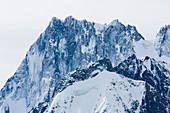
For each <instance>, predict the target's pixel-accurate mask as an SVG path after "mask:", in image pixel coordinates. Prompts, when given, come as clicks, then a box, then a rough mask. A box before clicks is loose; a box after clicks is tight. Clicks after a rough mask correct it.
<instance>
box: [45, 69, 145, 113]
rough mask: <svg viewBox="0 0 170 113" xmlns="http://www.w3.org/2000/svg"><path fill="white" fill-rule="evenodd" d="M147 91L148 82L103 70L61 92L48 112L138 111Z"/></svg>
mask: <svg viewBox="0 0 170 113" xmlns="http://www.w3.org/2000/svg"><path fill="white" fill-rule="evenodd" d="M144 93H145V82H143V81H136V80H132V79H129V78H126V77H124V76H122V75H118V74H116V73H114V72H108V71H103V72H101V73H100V74H98V75H97V76H96V77H94V78H90V79H88V80H85V81H80V82H76V83H74V84H73V85H72V86H69V87H68V88H66V89H65V90H64V91H62V92H61V93H58V94H57V95H56V96H55V98H54V100H53V101H52V103H51V105H50V107H49V108H48V109H49V110H47V111H46V112H47V113H53V112H55V113H64V112H66V113H103V112H106V113H116V112H117V113H123V112H125V111H126V110H131V111H132V109H134V111H135V112H136V113H138V112H139V108H140V105H141V101H142V98H143V97H144ZM135 105H136V107H135V108H133V107H134V106H135Z"/></svg>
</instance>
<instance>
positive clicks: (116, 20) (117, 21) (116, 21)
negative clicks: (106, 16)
mask: <svg viewBox="0 0 170 113" xmlns="http://www.w3.org/2000/svg"><path fill="white" fill-rule="evenodd" d="M109 25H112V26H116V25H123V24H122V23H121V22H120V21H119V20H118V19H115V20H113V21H112V22H111V23H110V24H109Z"/></svg>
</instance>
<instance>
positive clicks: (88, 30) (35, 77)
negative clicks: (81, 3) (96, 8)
mask: <svg viewBox="0 0 170 113" xmlns="http://www.w3.org/2000/svg"><path fill="white" fill-rule="evenodd" d="M163 31H166V30H163ZM165 34H169V31H168V33H165ZM161 36H163V35H161ZM166 36H169V35H166ZM163 39H164V38H163ZM168 40H169V38H168V39H167V37H166V40H164V41H163V42H162V41H161V46H159V47H163V46H162V45H165V46H166V47H169V46H168V44H169V41H168ZM167 42H168V44H165V43H167ZM163 48H165V47H163ZM166 49H168V50H167V52H166ZM166 49H161V51H162V50H164V52H161V54H163V55H159V56H158V55H157V53H156V51H155V50H154V47H153V44H151V43H150V42H148V41H145V40H144V38H143V37H142V36H141V35H140V33H138V31H137V30H136V28H135V27H134V26H130V25H127V26H125V25H123V24H122V23H121V22H119V21H118V20H114V21H112V22H111V23H110V24H108V25H106V24H105V25H100V24H96V23H94V22H93V23H92V22H88V21H86V20H81V21H80V20H76V19H74V18H73V17H71V16H69V17H67V18H66V19H65V20H64V21H61V20H60V19H57V18H55V17H54V18H52V20H51V21H50V24H49V26H48V27H47V29H46V30H45V31H44V32H43V33H42V34H41V35H40V37H39V38H38V39H37V41H36V42H35V43H34V44H33V45H32V46H31V47H30V49H29V51H28V52H27V54H26V57H25V59H24V60H23V61H22V63H21V65H20V66H19V68H18V69H17V71H16V72H15V73H14V75H13V76H12V77H11V78H9V79H8V81H7V82H6V84H5V86H4V87H3V88H2V89H1V91H0V112H1V113H16V112H17V113H26V112H29V111H30V112H33V113H34V112H44V111H46V110H48V111H49V109H51V108H53V105H54V106H55V105H56V101H55V99H54V98H55V97H56V95H58V96H59V97H62V93H63V92H67V90H69V89H70V90H71V87H72V88H74V85H76V84H82V87H84V88H85V85H83V84H84V83H85V82H87V83H89V84H92V85H97V84H95V83H90V81H96V80H98V79H99V78H100V79H99V80H101V79H102V77H103V79H102V80H106V81H107V82H108V83H106V84H107V85H106V86H108V87H109V88H111V86H112V85H111V84H110V82H112V81H110V80H109V77H111V75H113V76H115V79H114V77H113V80H114V81H118V82H120V83H122V84H120V85H119V86H117V85H116V86H114V85H113V86H112V88H113V87H114V88H115V89H113V91H114V90H117V91H118V92H112V91H107V87H106V86H105V85H104V84H103V87H102V86H100V85H99V86H96V87H98V88H95V87H93V86H92V87H91V86H89V87H87V88H85V89H84V90H85V91H84V90H83V91H82V90H81V89H80V92H78V94H80V96H79V95H77V94H76V93H75V94H74V92H70V94H69V95H65V93H63V97H65V96H66V97H67V96H70V95H72V94H74V96H76V95H77V96H76V97H77V98H79V97H80V98H81V99H82V97H81V94H82V96H86V94H87V95H88V94H91V93H94V92H95V91H98V93H97V94H96V95H95V96H96V97H98V94H99V91H101V90H102V89H103V90H104V92H105V91H106V93H109V94H108V95H112V94H113V95H116V97H114V98H119V97H121V98H122V99H123V97H122V95H121V94H118V93H120V92H123V91H124V90H125V94H127V95H128V94H129V95H133V91H131V90H132V88H131V87H130V88H128V89H129V92H127V91H126V90H127V87H129V85H130V82H129V80H131V79H133V80H131V81H133V83H134V84H138V83H139V84H142V85H139V86H140V87H143V83H144V84H145V89H141V92H143V91H144V90H145V91H146V93H145V95H140V97H139V98H140V99H141V98H142V97H143V96H144V99H142V106H141V109H142V110H143V111H142V110H140V111H141V112H154V113H155V112H160V111H163V112H167V111H168V110H169V108H168V107H167V106H168V101H169V100H168V99H169V89H168V88H169V82H168V81H169V75H170V74H169V61H170V60H169V59H168V55H167V54H168V51H169V48H166ZM165 52H166V53H165ZM133 54H136V55H137V57H136V55H133ZM131 55H132V56H131ZM146 55H147V56H149V57H145V56H146ZM129 56H131V57H129ZM160 56H161V57H160ZM141 57H143V59H141V60H140V59H139V58H141ZM152 57H153V59H152ZM125 59H126V60H125ZM155 59H156V60H155ZM164 61H165V62H164ZM94 62H95V64H93V63H94ZM96 62H97V63H96ZM91 64H93V65H91ZM112 65H113V66H114V68H113V67H112ZM103 70H104V71H103ZM102 71H103V72H102ZM116 73H117V74H116ZM105 74H106V75H108V78H107V77H106V78H104V77H105V76H104V75H105ZM119 74H121V75H119ZM123 76H125V77H123ZM88 81H89V82H88ZM125 81H126V82H125ZM141 81H143V82H141ZM79 82H80V83H79ZM96 83H97V82H96ZM101 84H102V83H101ZM123 84H124V85H123ZM71 85H73V86H71ZM122 85H123V86H122ZM120 86H122V88H123V89H121V88H120ZM124 86H125V87H124ZM126 86H127V87H126ZM75 87H78V85H76V86H75ZM89 88H90V89H89ZM100 88H101V90H100ZM135 88H137V89H138V87H136V86H134V87H133V89H134V90H135ZM86 89H87V90H86ZM97 89H98V90H97ZM77 90H78V89H77ZM73 91H74V90H73ZM75 91H76V90H75ZM100 94H102V95H101V97H102V98H98V99H99V101H98V102H97V101H95V100H94V101H95V102H97V103H98V105H97V106H96V109H95V110H99V111H100V110H101V109H103V108H105V107H102V105H101V104H102V102H104V103H107V102H109V103H110V100H109V99H110V98H109V96H108V95H104V93H103V92H101V93H100ZM64 95H65V96H64ZM136 97H137V96H136V95H134V96H133V97H130V96H129V97H127V98H128V99H129V102H130V103H128V102H127V101H126V100H122V101H121V100H120V101H121V102H120V101H119V102H120V103H121V104H123V103H124V104H125V106H123V107H122V109H121V110H125V108H126V107H127V111H128V110H131V111H132V110H139V108H138V107H139V104H141V103H140V102H141V100H140V99H137V100H140V101H138V102H137V103H135V102H134V104H135V105H132V106H131V107H130V106H129V105H130V104H131V103H133V102H132V101H130V98H131V99H132V100H134V99H136ZM56 98H58V97H56ZM89 98H91V97H89ZM107 99H108V101H107V102H106V101H105V100H107ZM155 99H156V100H155ZM59 100H60V101H61V102H60V104H61V105H62V106H63V103H62V102H63V101H64V100H63V99H59ZM87 100H88V99H87ZM102 100H103V101H102ZM78 101H79V100H77V101H76V103H77V102H78ZM97 103H96V104H97ZM116 103H117V104H115V103H110V104H111V105H120V103H118V102H117V101H116ZM82 104H83V102H82ZM91 104H93V103H91ZM67 105H68V104H67ZM100 105H101V109H100ZM103 106H106V108H107V109H108V110H113V109H114V107H113V106H112V107H109V106H108V105H107V104H106V105H105V104H104V105H103ZM136 106H138V107H137V108H136ZM20 107H22V109H20ZM85 107H87V106H85ZM119 107H120V106H119ZM134 107H135V108H134ZM131 108H132V109H131ZM151 108H154V109H151ZM61 109H63V108H61ZM71 109H73V108H71ZM82 109H84V108H82ZM92 109H93V108H92ZM55 110H57V109H55ZM65 110H68V109H65ZM101 111H102V110H101ZM96 112H97V111H96Z"/></svg>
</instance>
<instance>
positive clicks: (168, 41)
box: [155, 24, 170, 57]
mask: <svg viewBox="0 0 170 113" xmlns="http://www.w3.org/2000/svg"><path fill="white" fill-rule="evenodd" d="M155 47H156V50H157V51H158V54H159V56H163V55H165V56H167V57H170V49H169V48H170V24H169V25H165V26H164V27H162V28H161V29H160V31H159V33H158V34H157V36H156V40H155Z"/></svg>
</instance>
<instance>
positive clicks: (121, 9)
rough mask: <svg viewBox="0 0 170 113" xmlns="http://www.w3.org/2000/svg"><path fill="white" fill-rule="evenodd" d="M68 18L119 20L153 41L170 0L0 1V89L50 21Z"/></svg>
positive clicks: (169, 19) (167, 20)
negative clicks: (54, 18)
mask: <svg viewBox="0 0 170 113" xmlns="http://www.w3.org/2000/svg"><path fill="white" fill-rule="evenodd" d="M70 15H72V16H73V17H74V18H77V19H79V20H81V19H87V20H89V21H91V22H93V21H94V22H97V23H101V24H104V23H107V24H108V23H110V22H111V21H112V20H114V19H119V20H120V21H121V22H122V23H123V24H125V25H127V24H131V25H135V26H136V27H137V29H138V31H139V32H140V33H141V34H142V35H143V36H144V37H145V39H148V40H151V39H152V40H153V39H154V38H155V36H156V33H157V32H158V31H159V29H160V27H162V26H164V25H165V24H170V0H0V88H1V87H2V85H4V83H5V82H6V80H7V78H9V77H10V76H12V75H13V73H14V72H15V71H16V69H17V67H18V66H19V65H20V63H21V61H22V60H23V58H24V57H25V54H26V52H27V50H28V49H29V47H30V45H31V44H32V43H33V42H34V41H35V40H36V39H37V38H38V36H39V34H40V33H42V32H43V31H44V30H45V28H46V27H47V25H48V23H49V21H50V20H51V18H52V17H53V16H55V17H57V18H60V19H64V18H65V17H67V16H70Z"/></svg>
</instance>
